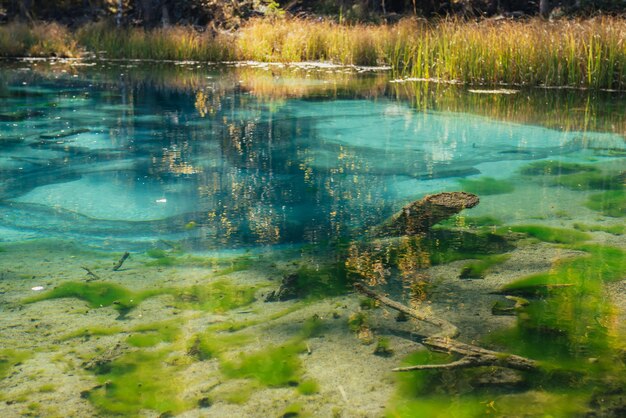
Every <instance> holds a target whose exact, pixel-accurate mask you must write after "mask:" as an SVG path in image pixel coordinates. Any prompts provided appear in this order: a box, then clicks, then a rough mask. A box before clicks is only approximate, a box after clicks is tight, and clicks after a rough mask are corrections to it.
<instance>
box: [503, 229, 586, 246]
mask: <svg viewBox="0 0 626 418" xmlns="http://www.w3.org/2000/svg"><path fill="white" fill-rule="evenodd" d="M506 229H508V230H510V231H513V232H521V233H524V234H528V235H530V236H531V237H534V238H537V239H538V240H541V241H544V242H553V243H557V244H574V243H577V242H583V241H587V240H590V239H591V236H590V235H589V234H585V233H584V232H581V231H576V230H571V229H563V228H553V227H549V226H543V225H514V226H510V227H507V228H506ZM504 230H505V229H503V231H504Z"/></svg>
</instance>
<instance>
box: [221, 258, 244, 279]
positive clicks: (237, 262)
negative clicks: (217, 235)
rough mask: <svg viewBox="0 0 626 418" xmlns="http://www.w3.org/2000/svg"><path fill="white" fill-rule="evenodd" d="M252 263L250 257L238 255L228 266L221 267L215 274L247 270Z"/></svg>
mask: <svg viewBox="0 0 626 418" xmlns="http://www.w3.org/2000/svg"><path fill="white" fill-rule="evenodd" d="M252 265H253V260H252V259H251V258H250V257H239V258H236V259H234V260H232V261H231V263H230V266H228V267H226V268H223V269H221V270H220V271H218V272H217V274H216V276H225V275H227V274H231V273H236V272H238V271H245V270H248V269H249V268H250V267H251V266H252Z"/></svg>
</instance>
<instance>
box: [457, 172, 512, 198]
mask: <svg viewBox="0 0 626 418" xmlns="http://www.w3.org/2000/svg"><path fill="white" fill-rule="evenodd" d="M458 182H459V184H460V185H461V188H462V189H463V190H464V191H466V192H469V193H474V194H477V195H479V196H487V195H497V194H506V193H511V192H512V191H513V190H515V186H513V183H511V182H510V181H508V180H497V179H494V178H493V177H481V178H479V179H475V180H473V179H461V180H458Z"/></svg>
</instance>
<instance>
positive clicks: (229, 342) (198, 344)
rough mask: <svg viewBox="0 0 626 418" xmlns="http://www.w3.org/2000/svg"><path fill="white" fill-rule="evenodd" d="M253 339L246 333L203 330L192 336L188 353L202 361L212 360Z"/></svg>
mask: <svg viewBox="0 0 626 418" xmlns="http://www.w3.org/2000/svg"><path fill="white" fill-rule="evenodd" d="M251 340H252V337H251V336H249V335H246V334H220V333H211V332H203V333H200V334H196V335H195V336H193V337H192V338H191V340H190V341H189V343H188V345H187V355H189V356H191V357H193V358H195V359H196V360H200V361H205V360H210V359H212V358H217V357H218V356H219V355H220V354H222V353H224V352H226V351H229V350H232V349H233V348H237V347H240V346H242V345H244V344H246V343H248V342H250V341H251Z"/></svg>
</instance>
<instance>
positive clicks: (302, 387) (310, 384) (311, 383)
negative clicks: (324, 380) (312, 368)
mask: <svg viewBox="0 0 626 418" xmlns="http://www.w3.org/2000/svg"><path fill="white" fill-rule="evenodd" d="M319 391H320V385H319V384H318V383H317V381H316V380H314V379H307V380H303V381H302V382H300V384H299V385H298V392H299V393H301V394H302V395H315V394H316V393H319Z"/></svg>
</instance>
